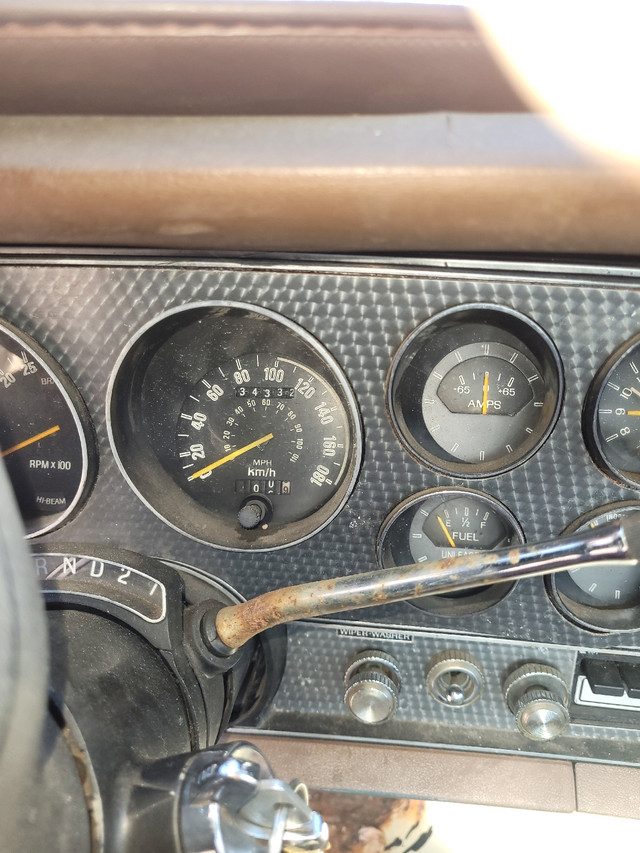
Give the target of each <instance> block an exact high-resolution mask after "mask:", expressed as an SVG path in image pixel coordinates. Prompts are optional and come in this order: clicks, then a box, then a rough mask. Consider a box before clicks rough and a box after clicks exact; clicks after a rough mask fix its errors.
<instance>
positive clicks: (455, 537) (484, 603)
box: [377, 488, 524, 616]
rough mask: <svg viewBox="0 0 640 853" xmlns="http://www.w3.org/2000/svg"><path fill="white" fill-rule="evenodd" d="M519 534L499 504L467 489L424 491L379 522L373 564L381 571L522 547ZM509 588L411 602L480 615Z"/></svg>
mask: <svg viewBox="0 0 640 853" xmlns="http://www.w3.org/2000/svg"><path fill="white" fill-rule="evenodd" d="M523 542H524V534H523V533H522V529H521V528H520V525H519V524H518V521H517V519H516V517H515V516H514V515H513V513H511V512H510V511H509V510H508V509H507V508H506V506H504V504H501V503H500V501H497V500H495V498H492V497H490V496H489V495H487V494H484V493H483V492H478V491H475V490H472V489H462V488H448V489H447V488H445V489H428V490H427V491H424V492H419V493H418V494H417V495H413V496H412V497H410V498H407V499H406V500H405V501H403V502H402V503H401V504H399V505H398V506H397V507H396V508H395V509H394V510H393V511H392V512H391V513H390V515H389V516H388V517H387V519H386V520H385V521H384V523H383V525H382V527H381V528H380V533H379V534H378V543H377V553H378V562H379V563H380V565H381V566H382V567H383V568H391V567H393V566H403V565H408V564H410V563H423V562H427V561H431V560H442V559H446V558H447V557H459V556H461V555H463V554H465V553H471V552H477V551H490V550H493V549H494V548H507V547H509V546H510V545H521V544H522V543H523ZM513 586H514V584H512V583H506V584H505V583H503V584H494V585H492V586H490V587H484V588H482V589H479V590H465V591H463V592H458V593H449V594H446V595H432V596H428V597H425V598H422V599H417V600H416V601H412V602H411V603H412V604H414V605H415V606H416V607H419V608H421V609H422V610H427V611H429V612H431V613H439V614H442V615H456V616H458V615H461V614H463V613H475V612H478V611H480V610H485V609H486V608H488V607H491V606H492V605H493V604H496V603H497V602H498V601H500V600H502V598H504V596H505V595H506V594H507V593H508V592H510V590H511V589H512V588H513Z"/></svg>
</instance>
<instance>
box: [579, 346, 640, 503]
mask: <svg viewBox="0 0 640 853" xmlns="http://www.w3.org/2000/svg"><path fill="white" fill-rule="evenodd" d="M583 431H584V438H585V443H586V445H587V448H588V449H589V452H590V453H591V456H592V457H593V459H594V461H595V463H596V465H598V467H599V468H600V469H601V470H602V471H604V473H605V474H608V475H609V476H610V477H612V478H613V479H614V480H616V482H618V483H621V484H622V485H625V486H631V487H632V488H634V489H638V488H640V334H638V335H635V337H633V338H631V340H629V341H627V342H626V343H624V344H623V345H622V346H621V347H619V348H618V349H617V350H616V351H615V352H614V353H613V354H612V355H611V356H610V357H609V358H608V359H607V360H606V361H605V363H604V364H603V365H602V367H601V368H600V370H598V372H597V373H596V375H595V377H594V380H593V382H592V383H591V386H590V387H589V390H588V392H587V396H586V399H585V404H584V409H583Z"/></svg>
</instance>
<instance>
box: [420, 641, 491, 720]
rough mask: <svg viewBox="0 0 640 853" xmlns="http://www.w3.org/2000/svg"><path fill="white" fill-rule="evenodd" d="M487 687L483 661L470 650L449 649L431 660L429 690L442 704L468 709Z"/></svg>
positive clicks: (428, 675) (428, 671)
mask: <svg viewBox="0 0 640 853" xmlns="http://www.w3.org/2000/svg"><path fill="white" fill-rule="evenodd" d="M483 687H484V675H483V674H482V669H481V668H480V664H479V663H478V662H477V661H476V660H475V658H473V657H472V656H471V655H470V654H468V653H467V652H463V651H460V649H448V650H447V651H444V652H440V653H439V654H437V655H435V656H434V657H432V658H431V660H430V661H429V665H428V669H427V690H428V691H429V693H430V694H431V695H432V696H433V698H434V699H435V700H436V701H437V702H440V704H441V705H447V706H448V707H450V708H464V707H465V705H471V703H472V702H475V701H476V699H477V698H478V697H479V696H480V694H481V693H482V688H483Z"/></svg>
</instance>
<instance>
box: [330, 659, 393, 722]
mask: <svg viewBox="0 0 640 853" xmlns="http://www.w3.org/2000/svg"><path fill="white" fill-rule="evenodd" d="M344 683H345V685H346V688H347V689H346V691H345V694H344V701H345V704H346V706H347V708H348V709H349V711H350V712H351V713H352V714H353V716H354V717H355V718H356V719H357V720H359V721H360V722H361V723H366V724H367V725H369V726H376V725H379V724H380V723H384V722H386V721H387V720H390V719H391V717H393V715H394V714H395V712H396V708H397V707H398V693H399V692H400V669H399V666H398V663H397V661H396V660H395V659H394V658H392V657H391V655H388V654H386V652H380V651H377V650H375V649H367V651H364V652H360V654H358V655H356V657H355V658H354V659H353V660H352V661H351V663H350V664H349V666H348V667H347V671H346V673H345V676H344Z"/></svg>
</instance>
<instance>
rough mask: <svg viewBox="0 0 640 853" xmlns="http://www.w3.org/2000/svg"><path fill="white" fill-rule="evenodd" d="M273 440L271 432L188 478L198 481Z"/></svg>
mask: <svg viewBox="0 0 640 853" xmlns="http://www.w3.org/2000/svg"><path fill="white" fill-rule="evenodd" d="M272 438H273V433H272V432H270V433H269V434H268V435H263V436H262V438H259V439H258V440H257V441H252V442H251V444H245V446H244V447H239V448H238V449H237V450H234V451H232V452H231V453H227V455H226V456H223V457H222V459H217V460H216V461H215V462H212V463H211V465H207V466H205V467H204V468H201V469H200V470H199V471H196V472H195V473H194V474H192V475H191V476H190V477H187V480H189V481H191V480H197V479H198V477H202V475H203V474H208V473H209V471H213V470H214V468H219V467H220V466H221V465H224V464H225V462H231V460H232V459H237V458H238V456H242V454H243V453H247V451H249V450H253V448H254V447H258V445H260V444H266V442H267V441H271V439H272Z"/></svg>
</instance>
